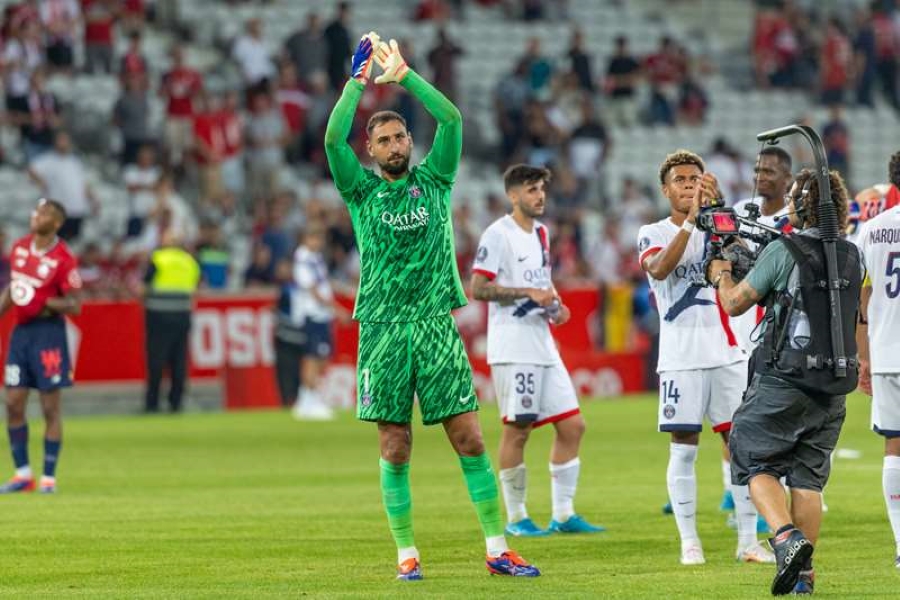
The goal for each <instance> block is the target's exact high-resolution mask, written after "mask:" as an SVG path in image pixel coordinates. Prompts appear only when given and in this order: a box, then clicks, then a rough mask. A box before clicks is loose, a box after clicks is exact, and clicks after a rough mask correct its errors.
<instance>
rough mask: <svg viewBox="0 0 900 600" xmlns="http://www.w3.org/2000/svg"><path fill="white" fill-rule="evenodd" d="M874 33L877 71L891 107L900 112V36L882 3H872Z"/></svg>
mask: <svg viewBox="0 0 900 600" xmlns="http://www.w3.org/2000/svg"><path fill="white" fill-rule="evenodd" d="M872 31H873V32H874V33H875V69H876V70H877V71H878V78H879V79H881V87H882V89H883V90H884V95H885V96H886V97H887V99H888V101H889V102H890V103H891V106H893V107H894V108H895V109H896V110H898V111H900V90H898V89H897V69H898V56H897V55H898V54H900V34H898V33H897V27H896V25H895V24H894V21H893V19H892V18H891V14H890V13H889V12H887V11H886V10H885V9H884V6H883V3H881V2H873V3H872Z"/></svg>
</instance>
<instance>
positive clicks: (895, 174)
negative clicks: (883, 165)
mask: <svg viewBox="0 0 900 600" xmlns="http://www.w3.org/2000/svg"><path fill="white" fill-rule="evenodd" d="M888 181H889V182H891V183H893V184H894V185H895V186H897V187H898V188H900V150H898V151H897V152H894V153H893V154H892V155H891V160H890V162H888Z"/></svg>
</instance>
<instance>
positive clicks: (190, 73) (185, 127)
mask: <svg viewBox="0 0 900 600" xmlns="http://www.w3.org/2000/svg"><path fill="white" fill-rule="evenodd" d="M171 57H172V68H171V69H170V70H169V71H168V72H167V73H166V74H165V75H163V79H162V85H161V86H160V89H159V93H160V95H161V96H162V97H164V98H165V99H166V122H165V131H164V132H163V137H164V139H165V144H166V148H167V149H168V152H169V162H170V164H172V165H173V166H176V167H180V166H181V164H182V161H183V160H184V153H185V151H186V150H187V148H188V147H190V144H191V138H192V136H193V127H194V122H193V117H194V98H195V97H196V96H197V95H198V94H199V93H200V92H201V90H202V89H203V77H202V76H201V75H200V73H199V72H198V71H196V70H194V69H192V68H190V67H188V66H187V65H185V63H184V50H183V49H182V48H181V46H174V47H173V48H172V50H171Z"/></svg>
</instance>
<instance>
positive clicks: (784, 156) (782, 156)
mask: <svg viewBox="0 0 900 600" xmlns="http://www.w3.org/2000/svg"><path fill="white" fill-rule="evenodd" d="M759 155H760V156H774V157H775V158H777V159H778V162H779V163H780V164H781V166H782V167H783V168H784V170H785V171H787V172H788V173H790V172H791V169H792V168H793V167H794V161H793V160H791V155H790V154H788V153H787V152H785V150H784V149H783V148H779V147H778V146H766V147H765V148H763V149H762V150H760V151H759Z"/></svg>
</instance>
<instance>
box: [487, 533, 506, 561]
mask: <svg viewBox="0 0 900 600" xmlns="http://www.w3.org/2000/svg"><path fill="white" fill-rule="evenodd" d="M484 544H485V546H487V555H488V556H490V557H491V558H497V557H498V556H500V555H501V554H503V553H504V552H506V551H508V550H509V546H507V545H506V538H505V537H503V536H502V535H498V536H494V537H489V538H484Z"/></svg>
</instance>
